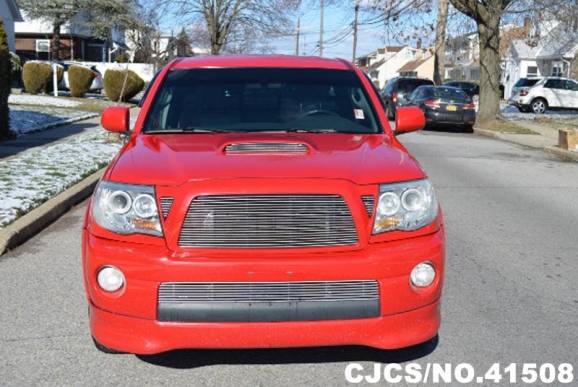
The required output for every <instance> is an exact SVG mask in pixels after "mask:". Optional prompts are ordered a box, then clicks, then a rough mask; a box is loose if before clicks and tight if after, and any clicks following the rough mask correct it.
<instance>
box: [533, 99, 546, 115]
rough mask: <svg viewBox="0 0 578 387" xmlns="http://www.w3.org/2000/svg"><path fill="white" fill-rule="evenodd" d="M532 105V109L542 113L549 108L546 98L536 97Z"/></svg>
mask: <svg viewBox="0 0 578 387" xmlns="http://www.w3.org/2000/svg"><path fill="white" fill-rule="evenodd" d="M530 107H531V108H532V111H533V112H534V113H536V114H542V113H544V112H545V111H546V109H547V108H548V102H546V100H545V99H542V98H536V99H535V100H533V101H532V103H531V104H530Z"/></svg>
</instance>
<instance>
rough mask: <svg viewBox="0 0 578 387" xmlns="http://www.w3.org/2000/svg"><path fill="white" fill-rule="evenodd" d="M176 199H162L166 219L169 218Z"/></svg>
mask: <svg viewBox="0 0 578 387" xmlns="http://www.w3.org/2000/svg"><path fill="white" fill-rule="evenodd" d="M174 200H175V198H170V197H161V211H162V213H163V218H164V219H166V218H167V216H169V212H170V210H171V207H172V205H173V201H174Z"/></svg>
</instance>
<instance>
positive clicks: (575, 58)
mask: <svg viewBox="0 0 578 387" xmlns="http://www.w3.org/2000/svg"><path fill="white" fill-rule="evenodd" d="M550 25H551V26H552V28H551V29H548V30H545V29H542V31H543V32H542V37H540V36H539V35H537V36H534V37H533V38H532V39H519V40H514V41H512V42H510V45H509V47H508V49H507V51H506V53H505V55H504V62H503V67H504V79H503V82H504V86H505V98H508V97H509V96H510V94H511V90H512V87H513V85H514V83H515V82H516V81H517V80H518V79H519V78H523V77H532V76H563V77H570V78H578V30H576V29H574V28H572V27H568V26H566V25H563V24H557V25H552V23H550Z"/></svg>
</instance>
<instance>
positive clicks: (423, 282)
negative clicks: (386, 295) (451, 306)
mask: <svg viewBox="0 0 578 387" xmlns="http://www.w3.org/2000/svg"><path fill="white" fill-rule="evenodd" d="M410 278H411V283H412V284H414V285H415V286H418V287H420V288H422V287H425V286H429V285H431V283H432V282H433V281H434V279H435V278H436V271H435V269H434V267H433V266H432V265H431V264H429V263H425V262H422V263H420V264H419V265H417V266H416V267H414V268H413V270H412V271H411V277H410Z"/></svg>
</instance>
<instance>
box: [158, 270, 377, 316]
mask: <svg viewBox="0 0 578 387" xmlns="http://www.w3.org/2000/svg"><path fill="white" fill-rule="evenodd" d="M379 312H380V309H379V287H378V284H377V281H372V280H363V281H361V280H360V281H319V282H314V281H310V282H249V283H247V282H232V283H224V282H217V283H174V282H173V283H162V284H161V285H160V287H159V294H158V319H159V320H163V321H184V322H193V321H212V322H217V321H311V320H332V319H352V318H368V317H377V316H379Z"/></svg>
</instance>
